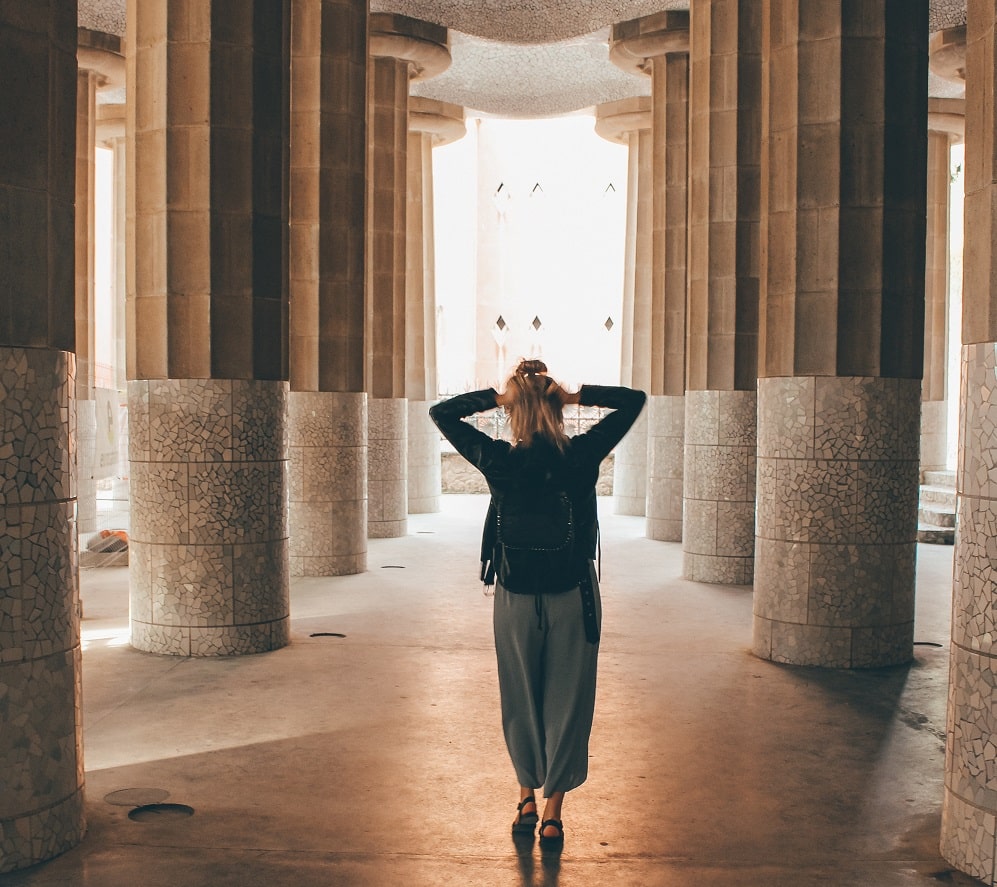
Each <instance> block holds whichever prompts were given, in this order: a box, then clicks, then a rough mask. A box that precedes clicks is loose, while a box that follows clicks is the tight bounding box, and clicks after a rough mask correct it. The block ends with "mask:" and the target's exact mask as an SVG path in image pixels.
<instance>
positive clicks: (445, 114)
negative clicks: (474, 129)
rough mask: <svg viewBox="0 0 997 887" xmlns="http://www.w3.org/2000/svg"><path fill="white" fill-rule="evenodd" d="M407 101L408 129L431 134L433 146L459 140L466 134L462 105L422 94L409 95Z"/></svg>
mask: <svg viewBox="0 0 997 887" xmlns="http://www.w3.org/2000/svg"><path fill="white" fill-rule="evenodd" d="M408 102H409V104H408V128H409V130H410V131H411V132H422V133H426V134H427V135H431V136H432V137H433V147H434V148H435V147H437V146H438V145H449V144H450V143H451V142H456V141H459V140H460V139H462V138H464V136H465V135H466V134H467V127H466V126H465V125H464V108H463V106H462V105H454V104H451V103H450V102H441V101H437V100H436V99H427V98H423V97H422V96H410V97H409V100H408Z"/></svg>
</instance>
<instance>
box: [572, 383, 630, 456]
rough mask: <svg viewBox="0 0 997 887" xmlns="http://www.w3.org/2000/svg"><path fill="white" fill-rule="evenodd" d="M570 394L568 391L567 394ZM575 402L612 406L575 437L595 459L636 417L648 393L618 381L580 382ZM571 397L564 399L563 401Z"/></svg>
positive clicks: (592, 405) (582, 404)
mask: <svg viewBox="0 0 997 887" xmlns="http://www.w3.org/2000/svg"><path fill="white" fill-rule="evenodd" d="M569 396H570V395H569ZM575 397H577V400H576V401H574V402H575V403H578V404H580V405H581V406H584V407H603V408H605V409H610V410H612V412H611V413H609V414H607V415H605V416H603V417H602V419H600V420H599V421H598V422H597V423H596V424H595V425H593V426H592V427H591V428H590V429H589V430H588V431H586V432H585V433H584V434H580V435H578V436H577V437H575V438H574V445H575V446H576V447H578V446H581V447H585V448H586V449H587V450H588V451H589V452H590V454H591V455H592V456H593V457H594V458H597V459H600V460H601V459H604V458H606V456H608V455H609V453H610V451H611V450H612V449H613V447H615V446H616V445H617V444H618V443H619V442H620V441H621V440H622V439H623V436H624V435H625V434H626V433H627V432H628V431H629V430H630V427H631V426H632V425H633V424H634V422H636V421H637V417H638V416H639V415H640V411H641V410H642V409H644V402H645V401H646V400H647V395H646V394H644V392H643V391H639V390H637V389H635V388H625V387H623V386H619V385H582V387H581V389H580V390H579V391H578V393H577V395H575ZM570 402H572V401H567V400H565V403H570Z"/></svg>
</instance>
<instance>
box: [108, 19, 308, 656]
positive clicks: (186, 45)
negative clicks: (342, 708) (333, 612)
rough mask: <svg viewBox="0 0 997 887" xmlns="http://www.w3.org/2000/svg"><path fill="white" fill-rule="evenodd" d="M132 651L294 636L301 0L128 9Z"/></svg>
mask: <svg viewBox="0 0 997 887" xmlns="http://www.w3.org/2000/svg"><path fill="white" fill-rule="evenodd" d="M127 11H128V39H127V41H126V44H127V47H128V59H127V68H128V98H129V100H128V146H129V161H130V162H129V184H130V185H131V187H130V188H129V195H128V204H129V207H128V210H129V212H128V214H129V221H130V222H131V229H132V230H133V232H134V234H133V243H131V244H129V245H130V246H132V247H133V248H132V249H131V250H130V257H129V260H130V263H131V265H132V270H131V271H130V273H129V284H130V288H129V293H128V298H129V304H130V306H131V311H130V318H129V332H130V333H131V334H132V335H131V336H130V338H131V340H132V341H130V342H129V377H130V378H131V379H132V380H133V381H131V382H130V383H129V392H128V397H129V424H130V429H129V432H130V433H129V452H130V460H131V471H130V477H131V498H132V508H131V514H132V527H131V537H130V545H129V569H130V576H131V606H130V611H131V623H132V644H133V645H135V646H136V647H138V648H139V649H142V650H147V651H150V652H158V653H168V654H174V655H189V656H211V655H227V654H237V653H257V652H262V651H266V650H272V649H275V648H277V647H280V646H283V645H284V644H286V643H287V641H288V618H289V617H288V593H289V589H288V524H287V424H286V422H287V395H288V384H287V381H286V379H287V320H288V305H287V292H288V280H287V278H288V265H287V250H288V243H287V240H288V237H287V220H288V216H287V190H288V188H287V159H288V155H287V145H288V113H289V112H288V108H289V102H288V84H289V70H288V68H289V56H290V53H289V30H288V22H289V5H288V0H257V2H255V3H254V4H253V5H252V6H251V7H250V8H248V9H247V10H246V12H245V15H243V16H242V17H240V18H238V19H235V18H233V17H232V16H231V15H230V9H229V7H227V6H225V5H224V4H222V5H212V6H211V7H210V8H209V7H207V6H205V5H204V4H203V3H201V2H200V0H130V2H129V4H128V10H127Z"/></svg>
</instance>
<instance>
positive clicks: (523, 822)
mask: <svg viewBox="0 0 997 887" xmlns="http://www.w3.org/2000/svg"><path fill="white" fill-rule="evenodd" d="M527 804H532V805H533V807H534V808H536V806H537V799H536V798H534V797H533V796H532V795H531V796H530V797H528V798H523V800H522V801H520V802H519V803H518V804H517V805H516V819H515V821H514V822H513V823H512V833H513V834H514V835H522V834H527V833H529V834H531V835H532V834H533V830H534V829H535V828H536V827H537V820H539V819H540V817H539V816H538V815H537V814H536V811H535V809H534V812H533V813H524V812H523V808H524V807H525V806H526V805H527Z"/></svg>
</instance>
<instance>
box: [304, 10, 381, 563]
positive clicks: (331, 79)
mask: <svg viewBox="0 0 997 887" xmlns="http://www.w3.org/2000/svg"><path fill="white" fill-rule="evenodd" d="M291 52H292V60H291V160H290V165H291V177H290V180H291V224H290V232H291V233H290V287H291V292H290V301H291V330H290V341H291V350H290V361H289V364H290V379H291V393H290V397H289V413H288V433H289V437H288V441H289V459H290V512H289V519H290V570H291V575H292V576H329V575H344V574H352V573H361V572H363V571H364V570H366V569H367V395H366V394H365V392H364V363H365V356H364V329H365V318H364V304H365V291H364V286H365V266H366V246H367V244H366V231H365V226H364V212H365V209H364V207H365V201H366V191H367V183H366V164H367V154H366V151H367V148H366V131H367V122H366V115H367V3H366V0H293V3H292V6H291Z"/></svg>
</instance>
